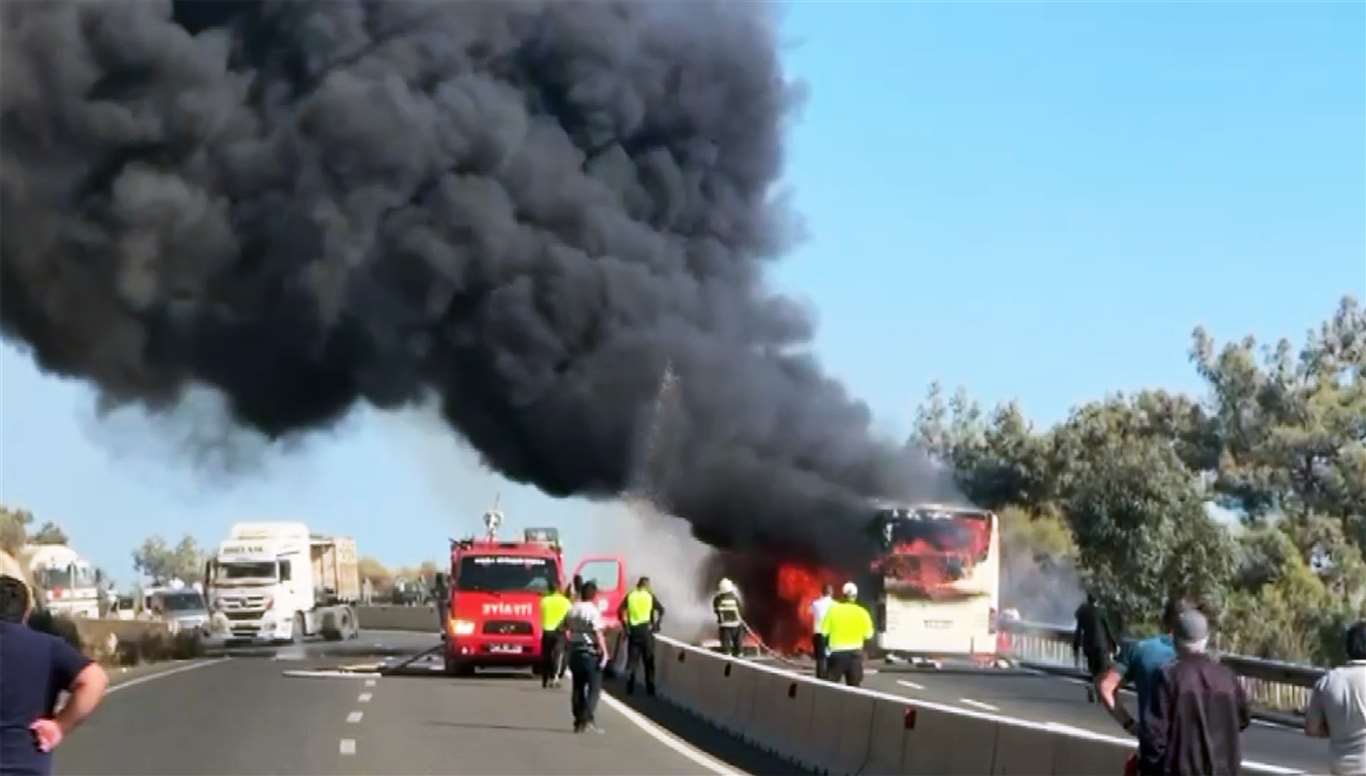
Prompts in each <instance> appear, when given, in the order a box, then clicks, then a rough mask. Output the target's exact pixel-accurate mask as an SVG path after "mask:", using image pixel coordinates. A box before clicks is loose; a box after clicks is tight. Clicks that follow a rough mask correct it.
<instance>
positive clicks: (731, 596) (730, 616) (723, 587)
mask: <svg viewBox="0 0 1366 776" xmlns="http://www.w3.org/2000/svg"><path fill="white" fill-rule="evenodd" d="M711 608H712V611H714V612H716V629H717V632H718V634H719V635H720V638H721V651H722V652H724V653H726V654H728V655H734V656H735V657H739V656H740V641H741V634H742V633H744V618H743V617H742V616H741V607H740V594H739V592H737V591H736V589H735V583H734V582H731V581H730V580H729V579H722V580H721V584H719V585H717V587H716V597H714V598H712V599H711Z"/></svg>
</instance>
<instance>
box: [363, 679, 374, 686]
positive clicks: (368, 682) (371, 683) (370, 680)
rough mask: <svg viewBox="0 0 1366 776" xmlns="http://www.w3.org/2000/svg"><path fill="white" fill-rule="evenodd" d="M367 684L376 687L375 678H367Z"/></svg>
mask: <svg viewBox="0 0 1366 776" xmlns="http://www.w3.org/2000/svg"><path fill="white" fill-rule="evenodd" d="M365 686H366V687H374V686H375V680H374V679H366V680H365Z"/></svg>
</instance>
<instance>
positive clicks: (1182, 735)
mask: <svg viewBox="0 0 1366 776" xmlns="http://www.w3.org/2000/svg"><path fill="white" fill-rule="evenodd" d="M1175 636H1176V660H1175V661H1173V662H1171V663H1168V664H1167V667H1166V668H1163V669H1162V672H1161V674H1160V675H1159V678H1158V681H1157V687H1156V689H1155V690H1154V692H1153V705H1152V708H1151V709H1150V710H1149V713H1148V722H1147V726H1148V737H1149V739H1150V742H1149V748H1148V755H1149V757H1148V759H1145V760H1140V761H1139V763H1138V767H1139V773H1142V774H1190V775H1191V776H1197V774H1200V775H1203V776H1235V774H1237V773H1238V772H1239V769H1240V768H1241V766H1242V762H1243V754H1242V747H1241V742H1240V740H1239V739H1240V737H1241V735H1242V732H1243V731H1244V730H1246V729H1247V726H1248V724H1249V723H1251V721H1252V718H1251V715H1250V713H1249V711H1248V706H1247V695H1246V693H1244V692H1243V686H1242V685H1241V684H1239V682H1238V676H1237V675H1236V674H1234V673H1233V671H1232V670H1231V669H1229V667H1228V666H1226V665H1222V664H1221V663H1218V662H1216V661H1214V660H1213V659H1211V658H1210V657H1209V656H1208V655H1206V654H1205V644H1206V641H1207V640H1208V639H1209V622H1208V621H1206V620H1205V615H1203V614H1201V613H1200V612H1199V610H1197V609H1193V608H1192V609H1187V610H1186V611H1184V612H1182V613H1181V615H1180V616H1179V617H1178V618H1177V621H1176V633H1175Z"/></svg>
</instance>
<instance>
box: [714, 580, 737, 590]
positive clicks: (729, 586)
mask: <svg viewBox="0 0 1366 776" xmlns="http://www.w3.org/2000/svg"><path fill="white" fill-rule="evenodd" d="M716 589H717V590H719V591H721V592H722V593H734V592H735V583H734V582H732V581H730V580H729V579H722V580H721V584H719V585H717V586H716Z"/></svg>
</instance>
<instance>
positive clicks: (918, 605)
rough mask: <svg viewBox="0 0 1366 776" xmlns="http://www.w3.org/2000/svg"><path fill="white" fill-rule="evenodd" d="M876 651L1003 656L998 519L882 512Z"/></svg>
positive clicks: (958, 511)
mask: <svg viewBox="0 0 1366 776" xmlns="http://www.w3.org/2000/svg"><path fill="white" fill-rule="evenodd" d="M873 529H874V532H875V534H876V538H877V543H878V545H879V552H878V554H877V557H876V559H875V560H874V562H873V564H872V571H873V573H874V575H875V576H876V577H877V578H878V580H879V581H880V583H881V584H880V587H881V590H880V591H879V598H878V604H879V614H880V617H879V620H880V623H879V625H880V628H879V631H880V632H879V634H878V646H879V647H881V649H882V650H883V651H884V652H887V653H891V654H899V655H906V656H911V657H935V656H971V657H977V658H981V657H989V656H994V655H995V654H996V653H997V634H996V613H997V609H998V606H999V604H998V602H999V598H1000V571H1001V554H1000V530H999V523H998V521H997V518H996V515H995V514H993V513H991V512H989V511H985V510H980V509H973V508H968V507H943V506H938V505H926V506H912V507H884V508H881V509H880V510H879V511H878V513H877V516H876V518H875V520H874V523H873Z"/></svg>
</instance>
